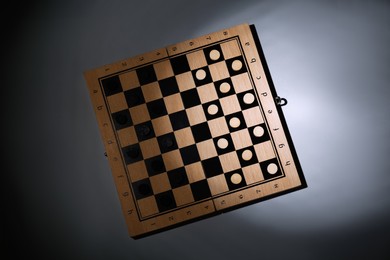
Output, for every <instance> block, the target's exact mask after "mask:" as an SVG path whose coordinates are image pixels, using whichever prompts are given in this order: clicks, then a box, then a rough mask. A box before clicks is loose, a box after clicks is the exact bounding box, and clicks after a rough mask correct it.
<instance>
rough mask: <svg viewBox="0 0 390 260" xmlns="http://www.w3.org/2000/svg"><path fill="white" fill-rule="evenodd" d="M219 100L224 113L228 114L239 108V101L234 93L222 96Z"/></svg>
mask: <svg viewBox="0 0 390 260" xmlns="http://www.w3.org/2000/svg"><path fill="white" fill-rule="evenodd" d="M219 101H220V102H221V106H222V110H223V113H224V115H230V114H233V113H235V112H238V111H240V110H241V108H240V103H239V102H238V99H237V96H236V95H230V96H227V97H223V98H221V99H220V100H219Z"/></svg>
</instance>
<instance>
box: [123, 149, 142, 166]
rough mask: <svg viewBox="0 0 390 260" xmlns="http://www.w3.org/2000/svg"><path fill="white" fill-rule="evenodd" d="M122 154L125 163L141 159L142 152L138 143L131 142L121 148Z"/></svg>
mask: <svg viewBox="0 0 390 260" xmlns="http://www.w3.org/2000/svg"><path fill="white" fill-rule="evenodd" d="M122 152H123V156H124V157H125V161H126V164H130V163H134V162H138V161H141V160H142V159H143V158H142V152H141V149H140V147H139V144H133V145H129V146H126V147H124V148H122Z"/></svg>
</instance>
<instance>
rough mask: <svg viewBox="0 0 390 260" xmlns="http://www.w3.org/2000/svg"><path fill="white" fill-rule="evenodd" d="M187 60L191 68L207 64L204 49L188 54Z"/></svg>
mask: <svg viewBox="0 0 390 260" xmlns="http://www.w3.org/2000/svg"><path fill="white" fill-rule="evenodd" d="M187 60H188V64H189V65H190V69H191V70H195V69H199V68H201V67H204V66H207V61H206V57H205V56H204V53H203V51H202V50H199V51H195V52H191V53H189V54H187Z"/></svg>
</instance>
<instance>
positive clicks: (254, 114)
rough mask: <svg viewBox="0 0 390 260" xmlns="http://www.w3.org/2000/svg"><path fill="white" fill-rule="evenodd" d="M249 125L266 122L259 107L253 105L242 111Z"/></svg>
mask: <svg viewBox="0 0 390 260" xmlns="http://www.w3.org/2000/svg"><path fill="white" fill-rule="evenodd" d="M242 114H243V115H244V119H245V123H246V125H247V127H251V126H254V125H259V124H262V123H264V120H263V115H262V114H261V111H260V108H259V107H252V108H249V109H245V110H244V111H242Z"/></svg>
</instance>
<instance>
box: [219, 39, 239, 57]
mask: <svg viewBox="0 0 390 260" xmlns="http://www.w3.org/2000/svg"><path fill="white" fill-rule="evenodd" d="M221 49H222V53H223V55H224V57H225V60H227V59H230V58H233V57H237V56H240V55H241V50H240V47H239V46H238V42H237V40H231V41H227V42H224V43H221Z"/></svg>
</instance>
